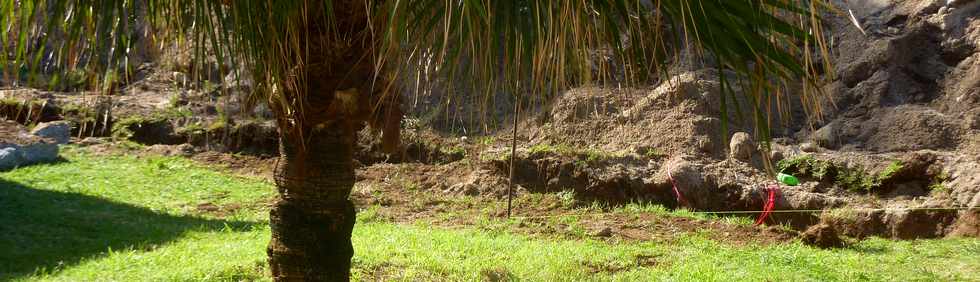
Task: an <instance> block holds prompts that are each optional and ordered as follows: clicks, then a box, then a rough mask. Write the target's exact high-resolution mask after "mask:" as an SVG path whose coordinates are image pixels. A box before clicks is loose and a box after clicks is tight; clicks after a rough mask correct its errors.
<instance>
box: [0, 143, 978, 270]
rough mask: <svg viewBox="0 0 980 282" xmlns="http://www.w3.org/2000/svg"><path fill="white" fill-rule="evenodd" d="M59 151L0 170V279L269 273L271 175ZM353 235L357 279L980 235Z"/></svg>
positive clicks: (865, 251)
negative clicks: (825, 239)
mask: <svg viewBox="0 0 980 282" xmlns="http://www.w3.org/2000/svg"><path fill="white" fill-rule="evenodd" d="M65 155H66V157H67V161H66V162H62V163H57V164H50V165H40V166H34V167H28V168H21V169H17V170H14V171H11V172H4V173H0V280H8V279H10V280H16V281H19V280H25V281H34V280H42V281H95V280H99V281H240V280H246V281H248V280H268V278H267V277H268V274H267V271H268V270H267V268H266V266H265V259H266V258H265V246H266V243H267V240H268V237H269V228H268V224H267V221H266V219H265V216H266V212H267V208H266V206H265V205H263V204H261V203H266V202H267V201H268V200H269V198H270V197H272V195H273V188H272V186H271V184H269V183H266V182H264V181H261V180H256V179H246V178H240V177H233V176H229V175H226V174H223V173H219V172H215V171H212V170H209V169H206V168H203V167H201V166H199V165H196V164H193V163H192V162H190V161H188V160H184V159H179V158H142V159H140V158H136V157H96V156H92V155H88V154H85V153H82V152H79V151H77V150H68V152H67V153H66V154H65ZM203 202H207V203H213V204H214V205H216V206H219V207H224V206H228V205H232V204H238V205H240V206H241V208H239V209H238V210H236V211H235V212H233V213H229V214H221V215H220V216H219V215H218V214H216V213H210V212H200V211H198V210H197V207H196V205H198V204H200V203H203ZM255 203H257V204H255ZM621 209H622V211H624V212H647V213H654V214H657V213H665V214H666V213H668V211H666V210H665V209H663V208H662V207H658V206H655V205H630V206H626V207H623V208H621ZM669 213H671V215H673V216H676V215H678V213H677V212H669ZM692 216H695V215H692ZM488 224H489V223H488ZM501 226H504V227H506V226H507V224H502V225H501ZM354 246H355V250H356V255H355V258H354V270H353V272H354V276H355V278H357V279H367V280H375V279H384V280H468V281H472V280H483V279H493V278H507V277H510V278H519V279H522V280H532V281H571V280H576V281H578V280H621V281H650V280H682V281H692V280H709V281H724V280H737V281H764V280H770V281H798V280H839V281H854V280H903V281H910V280H923V281H934V280H940V281H950V280H953V281H955V280H960V281H977V280H980V274H978V273H977V271H975V270H976V269H980V259H977V258H980V240H977V239H943V240H918V241H890V240H883V239H872V240H867V241H863V242H861V243H860V244H858V245H856V246H854V247H852V248H849V249H838V250H819V249H813V248H810V247H807V246H803V245H802V244H800V243H788V244H780V245H772V246H754V245H749V246H740V247H736V246H732V245H728V244H725V243H724V242H717V241H713V240H710V239H707V236H703V234H697V233H694V234H690V235H683V236H680V237H679V239H677V240H675V241H672V242H669V243H657V242H629V241H618V240H610V241H604V240H594V239H590V238H588V237H586V238H585V239H568V238H548V237H541V236H536V237H531V236H527V235H520V234H514V233H511V232H507V230H506V228H493V229H486V228H481V227H476V228H462V229H445V228H438V227H433V226H430V225H426V224H424V223H418V224H409V225H404V224H394V223H390V222H386V221H385V220H384V219H383V218H381V217H378V216H377V214H376V211H375V210H372V209H368V210H365V211H363V212H362V213H361V214H360V215H359V221H358V224H357V226H356V227H355V231H354Z"/></svg>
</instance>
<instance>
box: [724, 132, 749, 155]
mask: <svg viewBox="0 0 980 282" xmlns="http://www.w3.org/2000/svg"><path fill="white" fill-rule="evenodd" d="M754 143H755V142H752V136H750V135H749V134H748V133H745V132H736V133H735V134H734V135H732V141H731V143H729V145H728V146H729V149H730V150H731V151H730V152H729V153H730V154H731V157H732V158H735V159H738V160H743V161H748V160H750V159H751V158H752V151H754V150H755V144H754Z"/></svg>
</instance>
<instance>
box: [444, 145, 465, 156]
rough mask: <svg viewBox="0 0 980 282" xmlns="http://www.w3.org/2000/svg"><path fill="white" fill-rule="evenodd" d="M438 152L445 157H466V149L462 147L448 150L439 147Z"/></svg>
mask: <svg viewBox="0 0 980 282" xmlns="http://www.w3.org/2000/svg"><path fill="white" fill-rule="evenodd" d="M439 151H440V152H441V153H443V154H445V155H450V156H460V157H466V148H465V147H463V145H455V146H452V147H449V148H445V147H439Z"/></svg>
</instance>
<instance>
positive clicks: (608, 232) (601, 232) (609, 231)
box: [592, 227, 613, 237]
mask: <svg viewBox="0 0 980 282" xmlns="http://www.w3.org/2000/svg"><path fill="white" fill-rule="evenodd" d="M612 235H613V231H612V228H609V227H603V228H602V230H599V231H597V232H596V233H594V234H592V236H595V237H609V236H612Z"/></svg>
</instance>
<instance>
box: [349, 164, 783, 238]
mask: <svg viewBox="0 0 980 282" xmlns="http://www.w3.org/2000/svg"><path fill="white" fill-rule="evenodd" d="M480 170H481V168H479V167H474V166H472V165H468V164H465V163H464V162H456V163H452V164H449V165H426V164H413V163H409V164H398V165H394V164H377V165H374V166H371V167H367V168H364V169H362V170H359V171H358V180H359V182H358V184H357V186H356V188H355V191H354V193H353V195H352V198H353V199H355V202H357V203H358V205H359V206H361V207H371V208H372V209H374V212H376V213H377V215H376V216H379V217H381V218H383V219H384V220H390V221H394V222H401V223H413V222H417V221H419V220H422V221H425V222H429V223H432V224H435V225H437V226H443V227H449V228H454V227H463V226H470V227H473V226H476V227H481V228H489V227H487V226H486V225H487V224H489V223H488V222H507V221H506V220H504V219H505V218H506V198H505V197H506V182H505V181H503V180H500V179H496V180H494V179H492V178H495V177H494V176H493V175H492V174H487V175H483V176H482V177H476V178H480V179H479V180H473V178H474V176H472V175H469V176H468V175H466V173H461V172H462V171H471V173H473V174H477V175H480V174H481V172H479V171H480ZM482 173H487V172H486V171H484V172H482ZM454 182H457V183H463V185H466V183H479V184H481V185H479V186H478V187H486V188H478V189H482V190H477V191H468V190H465V189H462V190H453V189H449V188H450V187H447V186H451V185H447V184H446V183H454ZM457 185H458V184H457ZM515 199H517V200H516V201H515V203H514V206H515V209H514V215H515V217H514V220H516V221H511V224H507V225H506V227H505V228H506V229H505V230H507V231H511V232H519V233H525V234H532V235H540V236H562V237H569V238H582V237H583V236H588V237H594V238H600V239H603V238H605V239H609V240H631V241H665V242H669V241H672V240H674V239H675V238H677V237H678V236H680V235H682V234H689V233H702V234H705V235H706V236H708V237H709V238H713V239H716V240H719V241H721V242H726V243H732V244H739V245H741V244H773V243H779V242H785V241H789V240H793V239H794V238H795V232H792V231H784V230H781V229H776V228H761V227H753V226H742V225H734V224H728V223H724V222H721V221H712V220H697V219H691V218H684V217H673V216H666V215H662V214H650V213H628V212H616V211H612V210H606V209H598V210H595V209H591V210H586V211H583V210H582V209H581V208H578V207H577V206H576V205H568V204H567V201H569V200H568V199H564V200H563V199H560V196H558V194H555V193H544V194H533V193H529V192H528V191H527V190H526V189H523V187H518V191H517V195H516V196H515ZM500 220H504V221H500Z"/></svg>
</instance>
